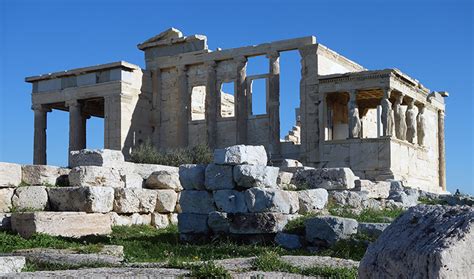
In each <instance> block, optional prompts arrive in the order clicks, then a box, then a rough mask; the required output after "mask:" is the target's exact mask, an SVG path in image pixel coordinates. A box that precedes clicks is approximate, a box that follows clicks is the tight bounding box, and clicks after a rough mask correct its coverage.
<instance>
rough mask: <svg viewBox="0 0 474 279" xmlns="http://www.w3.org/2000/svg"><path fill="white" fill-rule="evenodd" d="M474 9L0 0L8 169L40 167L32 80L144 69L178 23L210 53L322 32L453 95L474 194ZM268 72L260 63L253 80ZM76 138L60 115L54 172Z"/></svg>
mask: <svg viewBox="0 0 474 279" xmlns="http://www.w3.org/2000/svg"><path fill="white" fill-rule="evenodd" d="M386 2H387V3H386ZM473 10H474V7H473V2H472V1H469V0H460V1H455V0H445V1H436V0H435V1H390V2H388V1H294V0H293V1H257V0H254V1H205V0H203V1H188V2H187V1H21V0H15V1H13V0H11V1H10V0H0V53H1V56H0V59H1V60H0V161H9V162H18V163H31V160H32V154H33V151H32V149H33V113H32V111H31V109H30V92H31V86H30V85H29V84H27V83H25V82H24V78H25V77H26V76H31V75H37V74H42V73H48V72H54V71H60V70H65V69H71V68H76V67H82V66H89V65H95V64H101V63H107V62H112V61H118V60H125V61H128V62H131V63H134V64H137V65H140V66H142V67H143V66H144V60H143V53H142V52H141V51H139V50H138V49H137V48H136V45H137V44H138V43H139V42H142V41H144V40H146V39H148V38H149V37H152V36H153V35H155V34H158V33H160V32H161V31H163V30H164V29H167V28H169V27H171V26H174V27H176V28H178V29H180V30H181V31H183V33H184V34H188V35H189V34H204V35H207V37H208V44H209V47H210V49H216V48H217V47H220V48H232V47H239V46H244V45H251V44H258V43H263V42H268V41H273V40H280V39H286V38H292V37H300V36H307V35H315V36H316V37H317V40H318V41H319V42H321V43H322V44H325V45H326V46H328V47H330V48H331V49H333V50H335V51H337V52H339V53H341V54H343V55H345V56H346V57H348V58H350V59H352V60H354V61H356V62H358V63H360V64H362V65H363V66H365V67H366V68H368V69H383V68H393V67H395V68H399V69H400V70H402V71H403V72H405V73H407V74H408V75H410V76H412V77H414V78H416V79H418V80H420V81H421V82H422V83H423V84H424V85H425V86H427V87H428V88H430V89H432V90H439V91H441V90H445V91H448V92H449V93H450V97H449V98H448V99H447V100H446V101H447V111H446V145H447V148H446V152H447V178H448V179H447V180H448V190H451V191H454V190H455V189H456V188H460V189H461V190H462V191H464V192H469V193H471V194H474V179H473V176H474V165H473V157H474V156H473V155H474V154H473V153H474V141H473V136H474V130H473V127H474V125H473V119H474V114H473V107H474V101H473V96H472V95H473V93H474V85H473V83H474V81H473V79H474V78H473V76H474V75H473V74H474V73H473V58H474V57H473V56H474V55H473V51H474V50H473V25H474V22H473ZM266 67H267V65H266V64H265V65H262V64H260V63H258V61H256V62H255V63H253V66H250V65H249V71H254V72H256V73H258V72H259V71H261V70H262V69H263V70H265V69H266ZM281 68H282V95H283V96H282V98H283V100H282V103H284V104H285V105H287V106H288V107H289V108H291V109H287V110H286V111H284V112H282V118H283V119H284V121H283V124H282V128H283V129H284V130H288V129H289V128H291V125H292V121H294V112H293V111H292V108H293V107H295V106H296V104H297V103H298V99H297V95H294V94H297V92H298V82H299V58H298V55H297V53H289V54H285V56H284V57H282V65H281ZM295 96H296V97H295ZM258 101H260V104H262V103H263V102H262V99H257V100H256V102H257V104H258ZM102 128H103V123H102V121H101V120H99V119H91V120H90V121H89V122H88V139H87V140H88V147H102V146H103V143H102V141H103V130H102ZM67 137H68V115H67V113H64V112H56V111H55V112H53V113H50V114H49V115H48V163H49V164H54V165H65V164H66V161H67V160H66V155H67V144H68V138H67Z"/></svg>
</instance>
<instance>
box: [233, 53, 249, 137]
mask: <svg viewBox="0 0 474 279" xmlns="http://www.w3.org/2000/svg"><path fill="white" fill-rule="evenodd" d="M237 62H238V63H237V80H236V81H235V82H236V89H237V90H236V92H235V103H236V112H235V116H236V119H237V143H238V144H245V143H247V119H248V110H247V93H246V92H247V90H246V86H245V78H246V75H247V73H246V72H247V69H246V67H247V58H245V57H240V58H238V60H237Z"/></svg>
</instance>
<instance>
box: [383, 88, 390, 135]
mask: <svg viewBox="0 0 474 279" xmlns="http://www.w3.org/2000/svg"><path fill="white" fill-rule="evenodd" d="M389 98H390V91H389V90H387V91H386V93H385V95H384V97H383V99H382V102H380V106H381V107H382V115H381V116H380V118H381V120H382V127H383V131H382V135H384V136H391V135H392V130H393V111H392V103H390V100H389Z"/></svg>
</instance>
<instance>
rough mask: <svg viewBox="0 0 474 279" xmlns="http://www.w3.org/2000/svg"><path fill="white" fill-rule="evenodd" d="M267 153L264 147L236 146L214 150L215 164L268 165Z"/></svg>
mask: <svg viewBox="0 0 474 279" xmlns="http://www.w3.org/2000/svg"><path fill="white" fill-rule="evenodd" d="M267 161H268V158H267V152H266V151H265V147H263V146H262V145H257V146H253V145H234V146H230V147H227V148H223V149H216V150H214V163H216V164H219V165H242V164H248V165H262V166H266V165H267Z"/></svg>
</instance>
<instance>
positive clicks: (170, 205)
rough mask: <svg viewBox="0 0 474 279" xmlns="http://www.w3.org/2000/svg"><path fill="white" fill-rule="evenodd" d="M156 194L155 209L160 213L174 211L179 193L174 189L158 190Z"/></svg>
mask: <svg viewBox="0 0 474 279" xmlns="http://www.w3.org/2000/svg"><path fill="white" fill-rule="evenodd" d="M156 194H157V199H156V208H155V211H156V212H159V213H170V212H174V210H175V208H176V202H177V201H178V194H177V193H176V192H175V191H174V190H157V191H156Z"/></svg>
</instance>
